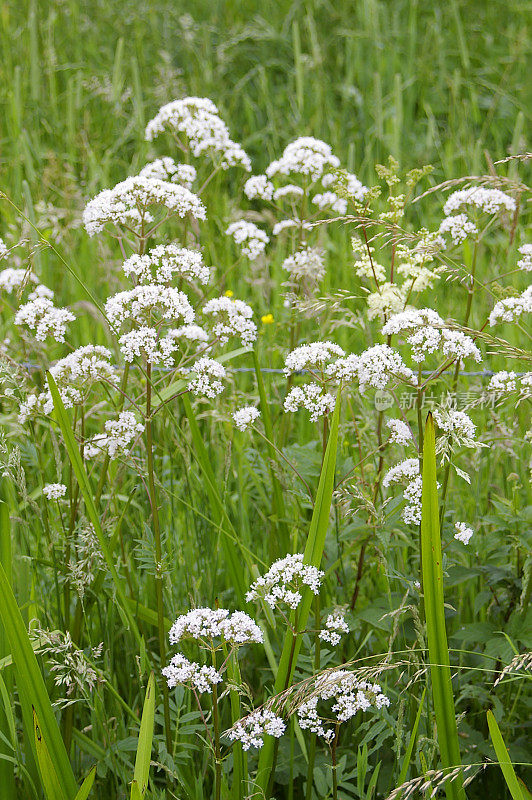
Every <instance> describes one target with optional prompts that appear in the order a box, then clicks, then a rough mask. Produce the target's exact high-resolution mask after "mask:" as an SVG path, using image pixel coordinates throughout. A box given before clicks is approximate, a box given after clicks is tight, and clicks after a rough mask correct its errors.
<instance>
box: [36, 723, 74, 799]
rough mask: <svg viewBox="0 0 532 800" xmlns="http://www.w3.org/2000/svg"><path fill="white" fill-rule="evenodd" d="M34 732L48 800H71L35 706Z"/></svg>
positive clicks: (42, 781)
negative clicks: (58, 772)
mask: <svg viewBox="0 0 532 800" xmlns="http://www.w3.org/2000/svg"><path fill="white" fill-rule="evenodd" d="M33 733H34V736H35V749H36V751H37V761H38V764H39V772H40V773H41V783H42V786H43V789H44V794H45V795H46V797H47V800H70V798H71V797H72V795H71V794H70V795H69V793H68V790H67V788H66V786H65V785H64V784H63V783H62V781H61V780H60V778H59V776H58V774H57V772H56V769H55V765H54V762H53V761H52V759H51V757H50V752H49V750H48V747H47V745H46V739H45V737H44V734H43V732H42V730H41V726H40V725H39V718H38V716H37V713H36V711H35V708H34V709H33Z"/></svg>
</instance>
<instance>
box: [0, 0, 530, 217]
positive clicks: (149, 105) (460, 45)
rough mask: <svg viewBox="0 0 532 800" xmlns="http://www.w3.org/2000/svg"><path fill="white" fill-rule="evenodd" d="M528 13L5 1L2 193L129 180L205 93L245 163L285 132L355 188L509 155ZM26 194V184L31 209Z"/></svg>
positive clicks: (479, 6) (270, 153) (520, 115)
mask: <svg viewBox="0 0 532 800" xmlns="http://www.w3.org/2000/svg"><path fill="white" fill-rule="evenodd" d="M529 12H530V4H529V3H528V2H526V0H524V1H523V2H520V1H519V0H490V2H486V1H485V0H449V2H446V3H441V2H434V0H432V1H430V0H429V2H420V1H419V0H394V2H384V1H383V0H357V1H356V2H355V0H339V1H337V2H331V1H330V0H297V1H296V2H293V0H292V2H288V1H287V0H261V1H260V2H258V1H257V0H244V1H243V2H235V0H231V1H229V0H194V2H190V0H189V2H186V1H185V2H183V0H177V1H176V0H154V1H153V2H148V3H139V2H126V0H112V1H111V2H109V0H90V2H80V0H39V1H37V0H30V1H29V2H28V0H26V1H25V2H16V0H10V1H9V2H3V3H2V4H1V36H2V39H1V44H2V58H1V59H0V78H1V81H0V82H1V89H0V136H1V161H0V182H1V186H2V189H3V190H4V191H7V192H8V193H9V194H10V195H11V196H12V197H13V199H15V200H16V201H19V202H20V201H21V198H23V197H25V202H26V203H28V191H29V195H30V196H31V198H32V201H33V202H34V203H35V202H37V201H39V200H42V199H47V200H52V201H54V202H55V203H56V204H57V205H60V200H61V199H62V200H63V201H64V202H65V203H68V202H73V201H74V198H72V197H69V193H74V194H76V191H75V190H76V189H77V190H78V191H79V193H81V194H83V195H87V194H90V193H92V192H93V191H94V190H96V189H99V188H102V187H103V186H104V185H107V184H109V183H111V182H113V181H117V180H120V179H121V178H122V177H123V176H124V173H125V172H131V170H134V169H136V168H137V159H139V158H141V159H142V160H144V158H145V157H146V156H147V155H148V154H149V146H148V145H147V144H145V143H144V142H143V128H144V124H145V122H146V121H147V120H148V119H150V118H151V117H152V116H153V115H154V114H155V112H156V110H157V108H158V107H159V106H160V105H161V104H162V103H164V102H167V101H169V100H172V99H174V98H176V97H179V96H182V95H184V94H198V95H200V96H208V97H210V98H211V99H212V100H214V102H215V103H217V104H218V105H219V107H220V110H221V112H222V115H223V117H224V118H225V119H226V121H227V123H228V125H229V127H230V129H231V132H232V134H233V136H234V138H236V140H237V141H241V143H242V144H243V145H244V147H245V148H246V149H247V150H248V151H249V153H250V155H251V156H252V158H253V160H254V171H260V170H262V169H263V168H264V167H265V165H266V164H267V163H268V162H269V161H270V160H271V159H272V158H273V157H274V156H277V155H278V154H279V151H280V150H281V149H282V148H283V147H284V146H285V145H286V143H287V142H288V141H290V140H291V139H293V138H294V137H296V136H298V135H305V134H307V135H314V136H317V137H319V138H323V139H325V140H326V141H328V142H329V143H330V144H331V145H332V146H333V148H334V150H335V151H336V152H337V153H338V155H339V156H340V157H341V159H342V161H343V162H344V164H346V165H347V166H348V168H349V169H353V170H355V171H356V172H357V173H358V174H359V175H360V177H361V178H362V179H363V180H370V179H371V177H372V169H373V164H374V163H375V162H376V161H377V162H378V161H382V160H383V159H385V158H386V157H387V155H388V154H389V153H392V154H393V155H394V156H395V157H396V158H397V159H399V161H401V162H402V163H403V164H404V166H405V167H412V166H417V165H419V164H422V163H433V164H434V165H435V166H436V168H437V172H436V176H437V178H448V177H458V176H460V175H464V174H468V173H471V172H473V173H474V172H477V171H479V170H483V169H484V168H485V163H486V162H485V157H484V151H488V153H489V154H490V155H491V157H492V158H493V159H494V160H495V159H497V158H502V157H504V156H506V155H508V154H509V153H516V152H520V151H522V149H523V147H524V141H525V133H526V130H527V126H529V125H530V113H531V112H530V109H531V104H530V99H531V95H530V85H531V84H530V66H531V64H530V41H529V19H530V15H529ZM24 182H26V184H27V188H26V194H25V192H24Z"/></svg>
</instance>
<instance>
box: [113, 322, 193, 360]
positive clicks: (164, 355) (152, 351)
mask: <svg viewBox="0 0 532 800" xmlns="http://www.w3.org/2000/svg"><path fill="white" fill-rule="evenodd" d="M118 344H119V346H120V352H121V353H122V355H123V356H124V359H125V361H127V363H128V364H131V363H132V362H133V361H134V360H135V358H144V359H145V360H146V363H147V364H161V365H162V366H164V367H167V368H168V367H172V366H173V365H174V352H175V351H176V350H177V347H178V345H177V342H176V339H175V337H174V336H172V335H171V333H168V334H167V335H166V336H161V335H160V334H159V331H158V330H157V329H156V328H152V327H150V326H149V325H141V326H140V327H139V328H134V329H133V330H132V331H129V333H124V334H123V335H122V336H121V337H120V339H119V340H118Z"/></svg>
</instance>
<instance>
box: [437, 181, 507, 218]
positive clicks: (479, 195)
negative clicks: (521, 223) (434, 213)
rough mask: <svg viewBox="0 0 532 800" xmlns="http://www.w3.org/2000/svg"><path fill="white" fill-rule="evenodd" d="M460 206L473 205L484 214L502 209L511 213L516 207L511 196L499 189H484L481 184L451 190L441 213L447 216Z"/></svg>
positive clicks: (494, 212)
mask: <svg viewBox="0 0 532 800" xmlns="http://www.w3.org/2000/svg"><path fill="white" fill-rule="evenodd" d="M461 206H473V207H475V208H477V209H479V211H484V212H485V213H486V214H496V213H497V212H498V211H502V210H503V209H505V210H506V211H509V212H510V213H511V214H512V213H513V212H514V211H515V208H516V205H515V200H514V199H513V197H509V196H508V195H507V194H505V193H504V192H501V190H500V189H486V188H485V187H483V186H472V187H471V188H469V189H460V190H459V191H457V192H453V193H452V194H451V195H449V197H448V198H447V200H446V202H445V205H444V206H443V213H444V214H445V216H448V215H449V214H452V213H453V211H457V210H458V209H459V208H460V207H461Z"/></svg>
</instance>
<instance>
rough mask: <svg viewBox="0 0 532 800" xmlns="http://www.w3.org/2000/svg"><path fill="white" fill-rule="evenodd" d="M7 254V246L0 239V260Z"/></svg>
mask: <svg viewBox="0 0 532 800" xmlns="http://www.w3.org/2000/svg"><path fill="white" fill-rule="evenodd" d="M8 254H9V248H8V246H7V245H6V243H5V242H4V240H3V239H0V261H1V260H2V259H3V258H6V257H7V255H8Z"/></svg>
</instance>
